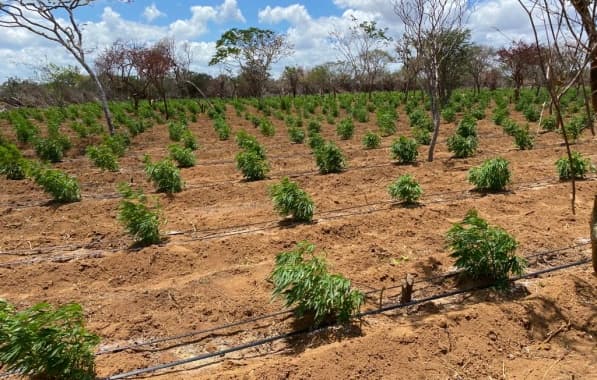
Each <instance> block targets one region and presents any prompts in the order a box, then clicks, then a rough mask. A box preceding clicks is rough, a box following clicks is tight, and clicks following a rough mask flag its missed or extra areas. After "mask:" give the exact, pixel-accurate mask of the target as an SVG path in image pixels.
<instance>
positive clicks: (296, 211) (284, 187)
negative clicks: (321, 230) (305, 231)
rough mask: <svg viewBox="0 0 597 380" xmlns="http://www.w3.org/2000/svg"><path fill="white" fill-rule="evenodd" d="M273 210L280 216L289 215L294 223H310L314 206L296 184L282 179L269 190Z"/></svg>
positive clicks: (307, 195) (285, 178)
mask: <svg viewBox="0 0 597 380" xmlns="http://www.w3.org/2000/svg"><path fill="white" fill-rule="evenodd" d="M269 196H270V198H271V199H272V201H273V202H274V208H275V209H276V211H278V213H279V214H280V215H282V216H287V215H291V216H292V218H293V219H294V220H296V221H304V222H310V221H311V219H313V211H314V209H315V206H314V204H313V200H312V199H311V197H310V196H309V194H307V193H306V192H305V191H304V190H302V189H300V188H299V186H298V184H297V183H296V182H293V181H291V180H289V179H288V177H284V178H283V179H282V181H280V182H279V183H277V184H274V185H272V186H271V187H270V189H269Z"/></svg>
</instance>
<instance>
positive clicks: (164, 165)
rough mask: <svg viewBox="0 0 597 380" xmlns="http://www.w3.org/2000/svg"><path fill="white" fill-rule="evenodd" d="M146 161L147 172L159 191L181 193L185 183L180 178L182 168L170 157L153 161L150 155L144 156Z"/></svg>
mask: <svg viewBox="0 0 597 380" xmlns="http://www.w3.org/2000/svg"><path fill="white" fill-rule="evenodd" d="M143 162H144V163H145V174H147V177H148V178H149V179H150V180H152V181H153V184H154V186H155V188H156V191H157V192H158V193H168V194H172V193H179V192H181V191H182V187H183V185H184V183H183V182H182V179H181V178H180V170H178V168H177V167H176V166H175V165H174V163H173V162H172V161H170V159H168V158H165V159H163V160H161V161H157V162H155V163H154V162H152V161H151V159H150V158H149V156H148V155H145V156H144V157H143Z"/></svg>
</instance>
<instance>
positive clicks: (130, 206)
mask: <svg viewBox="0 0 597 380" xmlns="http://www.w3.org/2000/svg"><path fill="white" fill-rule="evenodd" d="M118 191H119V192H120V194H121V195H122V197H123V199H122V200H121V201H120V204H119V206H118V220H119V221H120V222H121V223H122V224H124V228H125V229H126V231H127V232H128V233H129V234H130V235H131V236H132V237H133V239H134V240H135V242H136V243H137V244H138V245H141V246H147V245H151V244H157V243H159V242H160V241H161V237H160V221H161V218H160V208H159V205H158V204H157V203H156V204H155V206H154V207H151V208H150V207H148V206H147V197H146V196H145V195H144V194H143V192H142V191H141V190H134V189H132V188H131V187H130V186H129V185H128V184H126V183H121V184H119V185H118Z"/></svg>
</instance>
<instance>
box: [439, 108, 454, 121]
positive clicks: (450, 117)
mask: <svg viewBox="0 0 597 380" xmlns="http://www.w3.org/2000/svg"><path fill="white" fill-rule="evenodd" d="M442 119H444V123H453V122H454V120H456V111H454V109H453V108H451V107H446V108H444V109H443V110H442Z"/></svg>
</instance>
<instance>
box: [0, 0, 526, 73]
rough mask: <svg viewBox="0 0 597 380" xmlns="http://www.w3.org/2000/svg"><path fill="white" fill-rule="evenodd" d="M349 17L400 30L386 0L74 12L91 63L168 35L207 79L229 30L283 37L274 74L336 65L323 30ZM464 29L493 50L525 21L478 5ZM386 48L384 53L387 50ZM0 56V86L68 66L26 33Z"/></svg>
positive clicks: (236, 0) (509, 1) (3, 40)
mask: <svg viewBox="0 0 597 380" xmlns="http://www.w3.org/2000/svg"><path fill="white" fill-rule="evenodd" d="M352 16H355V17H357V18H358V19H359V20H374V21H377V22H378V25H380V26H382V27H388V28H389V32H390V34H391V35H392V36H393V37H394V38H395V39H397V38H399V37H400V34H401V25H400V21H399V19H398V17H397V16H396V15H395V13H394V11H393V1H391V0H303V1H300V0H284V1H273V0H206V1H191V0H187V1H163V0H162V1H159V0H154V1H151V0H134V1H133V2H131V3H124V2H122V1H119V0H96V1H94V2H92V4H91V5H90V6H86V7H83V8H80V9H78V11H77V13H76V17H77V19H78V20H80V21H81V22H84V23H85V27H84V45H85V47H86V49H88V50H89V54H88V60H89V61H91V62H93V59H94V57H95V55H97V53H98V52H100V51H101V50H102V49H104V48H106V47H107V46H109V45H110V44H111V43H112V42H114V41H115V40H117V39H124V40H133V41H136V42H144V43H153V42H156V41H158V40H160V39H162V38H166V37H169V38H174V39H175V41H176V42H177V43H179V44H182V43H188V44H190V46H191V48H192V51H193V58H194V59H193V64H192V66H191V68H192V69H193V70H195V71H199V72H207V73H210V74H212V75H216V74H218V73H219V72H220V71H221V68H219V67H213V66H211V67H210V66H209V65H208V62H209V59H210V58H211V56H212V55H213V53H214V51H215V49H214V46H215V41H216V40H217V39H218V38H219V37H220V35H221V34H222V32H224V31H226V30H227V29H229V28H233V27H237V28H248V27H251V26H257V27H260V28H268V29H272V30H275V31H277V32H280V33H283V34H286V35H287V38H288V40H289V42H290V43H291V44H293V45H294V47H295V53H294V54H293V55H292V56H290V57H288V58H286V59H284V60H283V61H281V62H280V63H279V64H277V65H276V66H275V67H274V68H273V73H274V76H275V75H277V74H278V73H280V72H281V71H282V69H283V67H284V66H286V65H299V66H302V67H305V68H309V67H312V66H314V65H317V64H321V63H324V62H328V61H335V60H337V59H338V58H339V54H338V52H337V51H336V50H335V49H334V48H333V46H332V45H331V44H330V41H329V35H330V32H332V31H336V32H340V33H343V32H345V31H346V30H347V29H348V28H349V26H350V25H352V21H351V17H352ZM466 26H467V27H468V28H469V29H471V30H472V38H473V40H474V41H475V42H477V43H481V44H485V45H489V46H493V47H501V46H503V45H504V44H506V43H508V42H509V41H511V40H517V39H520V38H528V37H529V36H530V33H529V29H530V28H529V22H528V20H527V19H526V16H525V15H524V14H523V12H522V9H521V8H520V5H519V4H518V2H517V0H482V1H481V2H480V3H478V5H477V7H476V9H475V10H474V12H473V13H472V14H471V15H470V18H469V20H468V23H467V25H466ZM388 49H389V51H390V52H391V51H392V46H390V47H389V48H388ZM0 57H2V59H0V82H2V81H4V80H6V79H7V78H9V77H14V76H17V77H21V78H23V77H31V78H33V79H35V76H34V75H35V71H36V70H35V69H36V67H40V66H42V65H44V64H47V63H54V64H58V65H67V64H74V61H73V59H72V58H71V57H70V56H69V54H68V53H67V52H66V51H65V50H64V49H63V48H62V47H60V46H58V45H56V44H55V43H52V42H49V41H45V40H43V39H41V38H39V37H35V36H33V35H31V33H29V32H27V31H25V30H14V29H5V30H3V31H2V33H0Z"/></svg>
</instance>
